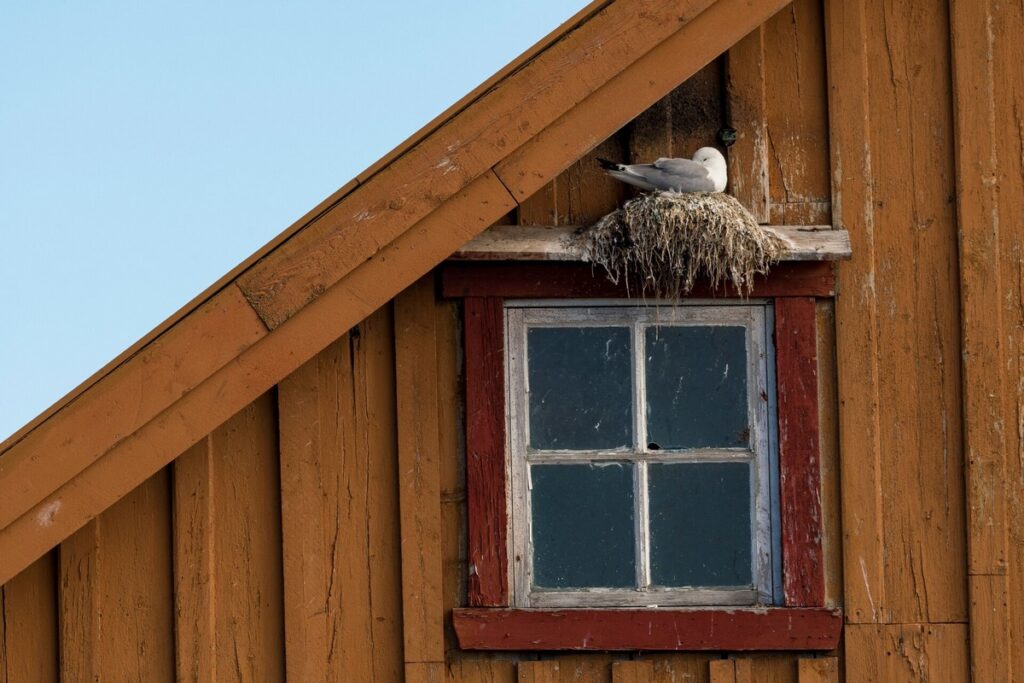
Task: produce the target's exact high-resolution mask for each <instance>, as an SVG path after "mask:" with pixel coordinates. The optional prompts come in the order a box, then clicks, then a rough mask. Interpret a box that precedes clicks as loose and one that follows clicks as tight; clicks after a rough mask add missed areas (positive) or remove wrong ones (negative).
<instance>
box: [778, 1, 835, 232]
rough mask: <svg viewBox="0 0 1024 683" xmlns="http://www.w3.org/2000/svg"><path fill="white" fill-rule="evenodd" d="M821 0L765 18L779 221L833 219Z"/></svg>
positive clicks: (811, 222)
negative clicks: (830, 205)
mask: <svg viewBox="0 0 1024 683" xmlns="http://www.w3.org/2000/svg"><path fill="white" fill-rule="evenodd" d="M821 13H822V9H821V2H820V0H794V2H792V3H791V4H790V5H789V6H788V7H786V8H785V9H783V10H782V11H780V12H779V13H778V14H776V15H775V16H774V17H772V18H771V19H769V20H768V21H767V22H765V24H764V30H765V41H764V46H765V55H764V59H765V78H766V88H767V91H768V92H770V93H771V94H772V96H771V97H770V98H767V100H766V109H765V111H766V121H767V140H768V145H767V147H768V149H767V151H768V155H769V160H768V172H769V197H770V202H771V222H772V223H774V224H782V225H785V224H790V225H800V224H804V225H815V224H822V223H828V222H829V218H830V211H829V157H828V146H829V139H828V138H829V130H828V108H827V105H826V97H825V93H826V79H825V61H824V60H823V59H822V58H821V55H822V53H823V51H824V43H825V36H824V34H823V31H822V26H823V22H822V16H821Z"/></svg>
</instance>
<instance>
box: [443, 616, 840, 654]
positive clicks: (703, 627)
mask: <svg viewBox="0 0 1024 683" xmlns="http://www.w3.org/2000/svg"><path fill="white" fill-rule="evenodd" d="M452 621H453V623H454V625H455V633H456V634H457V635H458V638H459V647H461V648H462V649H463V650H728V651H737V650H747V651H749V650H834V649H835V648H836V646H837V645H838V643H839V632H840V629H841V627H842V615H841V614H840V612H838V611H833V610H827V609H799V608H792V609H791V608H783V607H779V608H770V609H731V610H730V609H713V610H708V609H691V610H682V609H673V610H669V609H607V610H598V609H571V610H529V609H456V610H453V612H452Z"/></svg>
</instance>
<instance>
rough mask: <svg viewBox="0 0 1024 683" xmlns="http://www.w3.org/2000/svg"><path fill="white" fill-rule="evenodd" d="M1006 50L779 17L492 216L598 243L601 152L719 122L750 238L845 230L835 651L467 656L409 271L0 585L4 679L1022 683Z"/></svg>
mask: <svg viewBox="0 0 1024 683" xmlns="http://www.w3.org/2000/svg"><path fill="white" fill-rule="evenodd" d="M1022 34H1024V11H1022V9H1021V7H1020V6H1019V5H1014V6H1011V5H1010V4H1008V3H1004V2H1000V1H999V0H948V1H946V0H897V1H894V2H882V1H881V0H796V1H795V2H794V3H793V4H792V5H790V6H789V7H788V8H786V9H784V10H783V11H782V12H781V13H779V14H778V15H776V16H775V17H774V18H773V19H771V20H770V21H769V22H768V23H767V24H765V25H764V26H762V27H760V28H758V29H757V30H755V31H754V32H753V33H752V34H750V35H749V36H748V37H747V38H745V39H744V40H743V41H741V42H740V43H739V44H738V45H736V46H735V47H734V48H733V49H732V50H730V51H729V52H728V54H726V55H724V56H722V57H720V58H718V59H716V60H714V61H712V62H711V63H710V64H708V65H707V66H706V67H705V68H704V69H703V70H702V71H700V72H699V73H698V74H697V75H695V76H694V77H693V78H691V79H690V80H689V81H687V82H686V83H684V84H682V85H681V86H680V87H678V88H677V89H676V90H675V91H674V92H672V94H670V95H669V96H668V97H666V98H664V99H662V100H661V101H659V102H657V103H656V104H654V105H653V106H652V107H651V108H650V109H648V110H647V111H646V112H644V113H643V114H642V115H640V116H639V117H637V118H636V119H635V120H633V121H632V122H630V123H628V124H627V125H625V126H624V127H622V128H621V129H620V130H619V131H618V132H617V133H615V134H614V135H612V136H611V137H609V138H608V139H607V140H605V141H603V142H601V143H600V144H599V145H598V146H597V147H596V149H594V150H593V151H591V152H590V153H588V154H587V155H585V156H584V157H583V158H582V159H580V160H579V161H578V162H576V163H574V164H573V165H572V166H570V167H569V168H568V169H566V170H565V171H564V172H562V173H561V174H560V175H558V176H557V178H556V179H555V180H554V181H551V182H549V183H547V184H546V185H544V186H543V187H541V188H540V189H538V190H536V191H532V194H530V196H529V197H528V198H524V197H520V196H519V189H516V188H513V189H515V192H514V193H513V194H514V195H515V197H516V198H517V199H519V200H520V204H519V205H518V207H517V208H515V209H514V210H512V211H511V213H508V214H507V215H506V216H505V218H503V219H502V222H504V223H508V224H521V225H530V224H541V225H571V224H581V223H587V222H590V221H593V220H595V219H596V218H598V217H600V216H601V215H603V214H604V213H606V212H607V211H609V210H611V209H612V208H613V207H615V206H616V205H617V203H620V202H621V201H622V200H624V199H626V198H627V197H628V196H630V194H631V191H630V190H629V189H628V188H626V187H624V186H622V185H620V184H618V183H614V182H612V181H610V180H609V179H608V178H607V177H606V176H605V175H603V174H602V173H601V172H600V171H599V169H598V166H597V164H596V162H595V157H597V156H604V157H608V158H612V159H622V160H637V161H643V160H649V159H651V158H652V157H657V156H664V155H689V154H691V153H692V152H693V151H694V149H695V148H696V147H699V146H702V145H705V144H710V143H714V142H715V135H716V133H717V131H718V130H719V129H720V128H721V127H723V126H731V127H733V128H735V129H736V130H737V132H738V141H737V143H736V145H734V146H733V147H732V148H731V149H730V151H729V165H730V177H731V185H730V189H731V191H732V192H733V193H734V194H736V196H738V197H740V198H741V199H742V200H743V201H744V202H745V203H746V204H747V205H748V206H749V207H750V208H751V210H752V211H753V212H754V213H755V215H757V216H758V218H759V219H761V220H762V221H765V222H772V223H776V224H778V223H788V224H801V223H816V224H821V223H833V224H835V225H836V227H842V228H845V229H847V230H849V231H850V236H851V240H852V243H853V251H854V258H853V260H852V261H849V262H846V263H842V264H840V265H839V266H838V271H837V272H838V284H839V286H838V294H837V297H836V298H835V300H834V301H832V300H820V301H819V302H818V303H817V306H816V323H817V329H818V347H817V356H818V369H819V373H818V377H819V387H818V389H819V403H818V408H819V413H820V422H821V475H822V506H823V514H824V519H825V537H824V549H825V557H824V564H825V570H826V594H827V600H828V601H829V602H830V603H831V604H836V605H841V606H842V607H843V609H844V614H845V629H844V639H843V646H842V650H841V651H839V652H836V653H831V654H830V656H824V657H813V658H812V657H808V656H806V655H801V654H798V653H792V654H787V653H775V654H770V655H762V654H747V655H742V656H734V655H728V654H718V653H699V654H686V653H682V654H658V653H645V654H636V655H628V654H618V655H610V654H603V653H593V654H589V653H588V654H580V653H575V654H566V655H550V654H546V655H544V656H542V657H541V656H537V655H535V654H531V653H522V654H502V655H487V654H480V653H463V652H461V651H459V650H458V648H457V643H456V641H455V636H454V633H453V632H452V630H451V623H450V618H449V614H450V611H451V609H452V608H453V607H456V606H463V605H465V604H466V599H467V598H466V596H467V580H468V575H467V574H468V573H467V565H468V561H467V554H466V553H467V542H466V541H467V539H466V498H467V492H466V486H465V480H466V475H465V453H464V446H463V434H464V427H465V419H466V416H465V404H464V385H463V377H462V373H463V365H462V335H461V325H462V322H461V321H462V310H461V304H460V303H459V302H457V301H448V300H441V299H439V298H438V295H437V289H436V287H435V282H434V279H433V277H431V276H428V277H427V278H424V279H422V280H420V281H419V282H417V283H416V284H414V285H413V286H412V287H410V288H409V289H407V290H406V291H405V292H404V293H403V294H401V295H400V296H399V297H398V298H397V299H395V300H394V301H393V302H391V303H388V304H387V305H385V306H384V307H383V308H380V309H379V310H378V311H377V312H376V313H373V314H372V315H371V316H370V317H368V318H367V319H366V320H364V321H363V322H362V323H360V324H359V325H358V326H356V327H355V328H353V329H352V330H351V331H350V332H349V333H348V334H345V335H343V336H341V337H340V338H337V337H336V335H335V336H332V335H331V333H330V331H329V330H323V329H316V330H311V331H310V336H307V337H303V339H302V340H296V341H295V343H296V344H298V343H300V342H301V343H302V344H305V345H306V346H305V347H304V349H305V350H304V351H303V353H307V352H309V355H306V356H304V357H309V356H310V355H312V353H311V351H310V349H309V345H310V344H313V343H320V346H322V343H323V342H316V340H320V339H334V338H337V340H336V341H334V342H333V343H331V344H330V345H329V346H327V347H326V348H325V349H323V350H322V351H321V352H320V353H319V354H318V355H316V357H315V358H313V360H310V361H309V362H307V363H306V364H305V365H303V366H302V367H301V368H299V370H297V371H296V372H294V373H293V374H292V375H291V376H290V377H288V378H287V379H286V380H285V381H283V382H281V383H280V384H279V385H278V386H277V387H275V388H273V389H271V390H270V391H269V392H268V393H266V394H264V395H263V396H262V397H261V398H259V399H258V400H256V401H254V402H253V403H251V404H250V405H248V406H246V407H245V408H244V409H243V410H241V411H240V412H239V413H237V414H236V415H235V416H234V417H231V418H230V419H229V420H228V421H227V422H225V423H224V424H223V425H221V426H219V427H218V428H217V429H215V430H213V431H212V432H210V433H209V434H208V435H206V436H205V437H203V438H202V439H200V440H199V442H198V443H197V444H196V445H195V446H193V447H192V448H190V449H189V450H188V451H187V452H185V453H184V454H183V455H181V456H180V457H179V458H178V459H177V460H176V461H175V462H174V463H173V464H172V465H171V466H169V467H167V468H165V469H163V470H161V471H160V472H159V473H158V474H156V475H155V476H154V477H152V478H151V479H149V480H148V481H147V482H146V483H145V484H143V485H142V486H140V487H138V488H137V489H136V490H134V491H133V492H131V493H129V494H128V495H127V496H126V497H124V498H123V499H122V500H121V501H120V502H119V503H117V504H116V505H115V506H114V507H111V508H109V509H108V510H107V511H105V512H103V513H102V514H101V515H99V517H97V518H96V519H95V520H94V521H92V522H90V523H89V524H88V525H87V526H85V527H84V528H82V529H81V530H80V531H79V532H77V533H76V534H75V535H74V536H73V537H71V538H70V539H68V540H67V541H66V542H64V543H63V544H62V545H61V546H60V548H59V549H58V550H55V551H53V552H51V553H49V554H47V555H46V556H45V557H43V558H42V559H41V560H39V561H37V562H36V563H35V564H33V565H32V566H31V567H29V568H28V569H27V570H25V571H23V572H22V573H21V574H20V575H19V576H18V577H16V578H15V579H14V580H12V581H10V582H9V583H7V584H6V585H4V586H2V587H0V617H2V618H0V683H14V682H17V681H58V680H60V681H81V680H147V681H148V680H153V681H161V680H167V681H171V680H175V681H212V680H218V681H275V680H295V681H316V680H351V681H363V680H366V681H370V680H374V681H390V680H395V681H397V680H408V681H474V682H476V681H497V682H500V681H508V682H511V681H516V680H518V681H538V682H539V681H545V682H548V681H607V682H609V683H612V682H621V683H625V682H626V681H648V680H653V681H663V682H666V683H667V682H669V681H694V682H704V683H724V682H728V683H742V682H747V681H768V682H769V683H771V682H780V683H781V682H800V683H812V682H822V681H830V682H831V681H839V680H849V681H876V682H882V681H904V680H906V681H913V680H929V681H965V680H969V679H970V678H971V676H972V673H973V680H975V681H983V682H988V681H1024V645H1022V643H1024V616H1022V615H1024V465H1022V463H1024V417H1022V415H1024V379H1021V377H1022V372H1024V286H1022V285H1021V283H1022V282H1024V267H1022V260H1024V253H1022V240H1024V230H1022V229H1021V227H1020V225H1021V222H1020V216H1021V214H1022V213H1024V189H1022V186H1024V182H1022V177H1024V162H1022V159H1024V134H1022V133H1021V124H1020V118H1021V114H1020V112H1021V111H1022V110H1024V71H1022V70H1021V68H1020V65H1021V64H1022V63H1024V42H1022V41H1021V40H1020V39H1019V36H1020V35H1022ZM673 49H674V48H673ZM638 77H639V76H638ZM658 77H660V76H658ZM616 87H619V86H616ZM623 87H624V86H623ZM623 92H625V91H623ZM599 104H600V103H599V102H598V101H597V100H595V101H594V102H592V103H591V104H590V105H588V108H584V109H581V110H579V111H580V112H583V113H578V114H573V116H577V117H582V118H580V119H579V120H581V121H582V120H585V119H586V120H589V119H587V117H596V116H599V114H600V106H599ZM566 120H568V119H566ZM573 120H575V119H573ZM616 125H618V124H616ZM577 137H579V136H577ZM574 139H575V138H574ZM580 139H582V138H580ZM573 144H582V143H579V142H578V141H576V142H573ZM530 149H534V148H533V147H530ZM538 149H539V148H538ZM524 155H525V156H523V155H520V156H519V157H517V159H520V161H521V159H524V158H533V157H530V156H529V154H527V153H526V152H524ZM538 159H539V157H538ZM542 161H544V160H543V159H540V161H538V162H537V163H541V162H542ZM516 163H518V162H517V161H516V159H513V160H511V161H509V162H508V164H507V165H506V166H505V167H503V169H504V170H502V171H501V172H502V173H506V174H507V175H509V177H513V174H511V171H510V170H509V169H514V168H515V164H516ZM545 163H546V162H545ZM480 182H482V183H484V184H485V185H488V186H490V185H493V186H495V187H499V186H500V183H499V182H498V180H497V179H496V178H495V177H494V176H490V175H488V176H487V177H486V179H485V180H484V181H480ZM522 182H523V183H526V184H528V179H527V180H523V181H522ZM520 189H521V188H520ZM508 208H511V206H510V205H509V204H508V203H506V204H503V205H502V208H501V212H505V211H507V209H508ZM460 210H461V209H460ZM438 214H439V215H438V216H437V217H436V220H437V221H444V220H447V216H448V215H449V214H446V213H444V212H438ZM432 215H433V214H432ZM452 239H453V240H454V239H455V237H453V238H452ZM417 244H418V243H417ZM400 257H401V256H400V254H399V256H397V257H396V258H400ZM372 285H373V283H372V282H371V281H369V280H367V282H366V283H365V292H366V293H368V292H370V291H371V290H372ZM361 286H362V285H361ZM353 291H355V290H353ZM359 292H364V290H358V292H356V293H357V294H358V293H359ZM367 296H370V295H369V294H367ZM367 300H369V299H367ZM361 305H362V304H361ZM376 305H377V304H376V303H374V306H376ZM367 306H369V305H368V304H367ZM356 308H358V307H356ZM360 310H362V309H360ZM364 314H365V313H361V314H360V315H364ZM243 322H244V321H243ZM262 333H263V332H262V328H261V329H260V330H259V334H262ZM320 346H317V347H316V348H320ZM285 352H287V351H282V353H285ZM214 360H216V359H214ZM203 362H204V361H203V360H202V359H195V358H192V359H187V363H186V365H187V366H188V367H192V365H195V364H199V365H202V364H203ZM210 362H214V361H210ZM261 390H262V389H261ZM86 417H88V416H86ZM136 417H137V416H136ZM83 419H85V418H83ZM119 419H121V420H129V419H135V418H133V417H132V413H131V411H126V412H125V413H124V414H123V415H119ZM147 419H148V418H147ZM221 419H222V418H221ZM115 426H116V425H115ZM193 428H194V426H193V425H192V424H185V425H183V429H186V430H189V429H193ZM207 429H209V426H206V427H204V428H203V430H202V431H203V432H205V431H206V430H207ZM198 433H202V432H198ZM140 443H141V442H140ZM138 447H139V448H140V449H141V448H143V446H142V445H139V446H138ZM140 452H141V451H140ZM72 455H73V454H72ZM69 457H70V456H69ZM57 474H59V473H55V475H54V476H57Z"/></svg>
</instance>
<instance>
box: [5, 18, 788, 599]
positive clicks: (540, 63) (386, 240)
mask: <svg viewBox="0 0 1024 683" xmlns="http://www.w3.org/2000/svg"><path fill="white" fill-rule="evenodd" d="M786 4H788V0H614V1H605V0H601V1H599V2H594V3H592V4H591V5H589V6H588V7H587V8H585V9H584V10H582V11H581V12H580V13H578V14H577V15H576V16H575V17H573V18H572V19H570V20H569V21H568V22H566V23H565V24H563V25H562V27H560V28H559V29H558V30H556V31H555V32H554V33H552V34H550V35H549V36H548V37H547V38H545V39H544V40H542V41H541V42H540V43H538V44H537V45H535V46H534V47H533V48H531V49H530V50H528V51H527V52H526V53H524V55H522V56H521V57H520V58H519V59H517V60H515V61H514V62H513V63H511V64H510V65H509V66H507V67H506V68H505V69H502V70H501V71H499V72H498V74H496V75H495V76H494V77H492V79H490V80H489V81H488V82H486V83H485V84H483V85H482V86H481V87H479V88H477V89H476V90H474V91H473V92H472V93H470V95H468V96H467V97H465V98H463V100H461V101H460V102H459V103H457V104H456V105H454V106H453V107H452V108H450V109H449V110H448V111H447V112H445V113H444V114H442V115H441V116H439V117H437V118H436V119H435V120H434V121H432V122H431V123H430V124H428V125H427V126H426V127H425V128H424V129H422V130H421V131H420V132H418V133H417V134H416V135H414V136H412V137H411V138H410V139H409V140H407V141H406V142H405V143H403V144H402V145H400V146H399V147H398V148H396V150H394V151H393V152H392V153H390V154H389V155H387V156H386V157H384V158H383V159H382V160H381V161H379V162H377V163H376V164H374V165H373V166H371V167H370V168H369V169H367V170H366V171H364V172H363V173H362V174H360V175H359V176H357V177H356V178H355V179H354V180H353V181H351V182H350V183H348V184H347V185H346V186H345V187H343V188H341V189H340V190H338V192H336V193H334V194H333V195H332V196H331V197H329V198H328V199H327V200H325V201H324V202H322V203H321V204H320V205H319V206H318V207H316V208H315V209H313V210H312V211H311V212H309V213H308V214H306V216H304V217H303V218H302V219H300V220H299V221H297V222H296V223H295V224H294V225H293V226H292V227H291V228H289V229H288V230H286V231H285V232H284V233H282V235H280V236H278V238H276V239H275V240H272V241H271V242H270V243H269V244H268V245H267V246H265V247H264V248H263V249H261V250H260V251H259V252H257V253H256V254H254V255H253V257H251V258H250V259H247V260H246V261H245V262H244V263H242V264H241V265H239V266H238V267H237V268H235V269H234V270H233V271H232V272H231V273H229V274H228V275H227V276H225V278H222V279H221V280H220V281H218V282H217V283H216V284H215V285H213V286H212V287H210V288H209V289H207V290H206V291H205V292H203V294H201V295H200V296H199V297H197V298H196V299H194V300H193V301H192V302H190V303H189V304H188V305H186V306H185V307H183V308H182V309H181V310H180V311H179V312H178V313H176V314H175V315H174V316H172V317H171V318H170V319H168V321H167V322H165V323H164V324H162V325H161V326H159V327H158V328H157V329H156V330H154V331H153V332H151V333H150V334H149V335H147V336H146V337H145V338H143V340H141V341H140V342H139V343H137V344H136V345H134V346H133V347H132V348H130V349H129V350H128V351H126V352H125V353H124V354H122V355H121V356H119V357H118V358H117V359H115V360H114V361H113V362H112V363H110V364H108V365H107V366H106V367H105V368H104V369H103V370H101V371H100V372H99V373H97V374H96V375H94V376H93V377H92V378H90V379H89V380H87V381H86V382H85V383H83V385H81V386H80V387H79V388H78V389H76V390H75V391H73V392H71V393H70V394H69V395H68V396H67V397H65V398H64V399H62V400H61V401H59V402H58V403H57V404H55V405H54V406H53V407H52V408H51V409H49V410H48V411H46V412H45V413H43V414H42V415H41V416H40V417H39V418H37V419H36V420H33V422H31V423H29V425H26V427H25V428H23V429H22V430H19V431H18V432H17V433H16V434H15V435H13V436H12V437H11V438H9V439H8V440H7V441H5V442H4V443H3V444H2V445H0V453H2V455H0V490H2V491H3V492H4V495H3V496H0V584H2V583H4V582H5V581H7V580H8V579H10V578H12V577H13V576H14V575H15V574H17V573H18V571H20V570H21V569H23V568H24V567H26V566H28V564H30V563H31V562H32V561H34V560H35V559H36V558H38V557H39V556H41V555H42V554H43V553H45V552H46V551H48V550H49V549H50V548H52V547H54V546H55V545H56V544H58V543H60V542H61V541H62V540H64V538H66V537H67V536H69V535H70V534H71V533H73V532H74V531H75V530H76V529H78V528H79V527H81V526H82V525H83V524H85V523H86V522H87V521H88V520H89V519H92V518H93V517H95V516H96V515H97V514H99V513H100V512H102V511H103V510H105V509H106V508H107V507H109V506H110V505H111V504H113V503H114V502H116V501H117V500H118V499H120V498H121V497H122V496H124V495H125V494H127V493H128V492H130V491H131V490H132V489H133V488H134V487H135V486H137V485H138V484H140V483H141V482H142V481H144V480H145V479H146V478H148V477H149V476H151V475H152V474H153V473H154V472H156V471H157V470H159V469H160V468H161V467H163V466H165V465H166V464H167V463H168V462H170V461H172V460H173V459H174V458H176V457H177V456H178V455H180V454H181V453H182V452H183V451H184V450H185V449H186V448H188V447H189V446H191V445H192V444H193V443H195V441H196V440H198V439H200V438H202V436H203V435H204V434H206V433H208V432H209V431H211V430H212V429H214V428H216V426H217V425H219V424H220V423H221V422H223V420H224V419H227V418H228V417H230V416H231V415H232V414H234V412H237V410H238V409H240V408H242V407H244V406H245V405H246V404H247V403H249V402H251V401H252V400H253V399H255V398H256V397H258V396H259V395H260V394H262V393H263V392H265V391H267V390H268V389H269V388H271V387H272V386H274V385H275V384H276V383H277V382H279V381H280V380H281V379H283V378H284V377H285V376H287V375H288V374H289V373H290V372H292V371H293V370H294V369H295V368H297V367H298V366H299V365H301V364H302V363H303V362H305V361H306V360H308V359H309V358H312V357H313V356H314V355H315V354H316V353H317V352H319V351H320V350H321V349H323V348H324V347H325V346H327V344H329V343H330V342H332V341H333V340H334V339H336V338H337V337H338V336H340V335H341V334H344V332H345V331H347V330H348V329H350V328H351V327H352V326H353V325H355V324H357V323H358V322H359V321H360V320H362V319H363V318H364V317H365V316H366V315H368V314H369V313H371V312H372V311H373V310H375V309H376V308H378V307H379V306H380V305H383V304H384V303H386V302H387V301H388V300H390V299H391V298H392V297H394V296H395V295H396V294H397V293H398V292H400V291H401V290H402V289H404V288H405V287H407V286H408V285H409V284H411V283H412V282H413V281H415V280H416V279H418V278H419V277H420V276H422V275H423V274H424V273H426V272H428V271H429V270H430V269H431V268H433V267H434V266H436V265H437V264H438V263H439V262H440V261H442V260H444V259H445V258H446V257H447V256H449V255H450V254H451V253H453V252H454V251H455V250H457V249H458V248H459V247H460V246H462V244H464V243H465V242H467V241H469V240H470V239H472V238H473V237H474V236H476V235H477V234H479V233H480V232H482V231H483V230H484V229H486V228H487V227H488V226H489V225H490V224H492V223H493V222H494V221H495V220H497V219H498V218H500V217H501V216H502V215H504V214H505V213H507V212H508V211H509V210H511V209H512V208H514V207H515V206H516V205H517V203H518V202H520V201H522V200H523V199H525V198H527V197H529V196H530V195H532V194H533V193H534V192H535V191H536V190H537V189H539V188H540V187H542V186H543V185H544V184H546V183H547V182H548V181H549V180H550V179H551V178H553V177H554V176H555V175H556V174H557V173H559V172H560V171H561V170H562V169H564V168H565V167H566V166H568V165H569V164H570V163H572V162H573V161H575V160H576V159H578V158H579V157H580V156H582V155H583V154H585V153H586V152H587V151H588V150H589V149H591V148H593V147H594V146H595V145H596V144H598V143H600V142H601V141H602V140H603V139H605V138H606V137H608V135H610V134H612V133H613V132H614V131H615V130H617V129H618V128H619V127H621V125H623V124H624V123H625V122H627V121H629V120H630V119H632V118H633V117H634V116H636V115H637V114H639V113H640V112H642V111H643V110H644V109H646V108H647V107H648V106H650V104H652V103H653V102H655V101H657V99H659V98H660V97H662V96H664V95H665V94H666V93H667V92H669V91H670V90H671V89H672V88H674V87H675V86H676V85H678V84H679V83H680V82H682V81H683V80H685V79H686V78H687V77H689V76H690V75H692V74H693V73H694V72H696V71H697V70H698V69H699V68H701V67H702V66H703V65H704V64H706V63H707V62H709V61H711V60H712V59H714V58H715V57H716V56H717V55H719V54H721V53H722V52H724V51H725V50H727V49H728V48H730V47H731V46H732V45H733V44H734V43H736V42H737V41H738V40H740V39H741V38H742V37H743V36H744V35H746V34H747V33H748V32H749V31H750V30H752V29H754V28H756V27H757V26H758V25H760V24H761V23H763V22H764V21H765V20H767V19H768V18H769V17H770V16H771V15H772V14H774V13H775V12H776V11H778V10H779V9H781V8H782V7H784V6H785V5H786Z"/></svg>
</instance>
